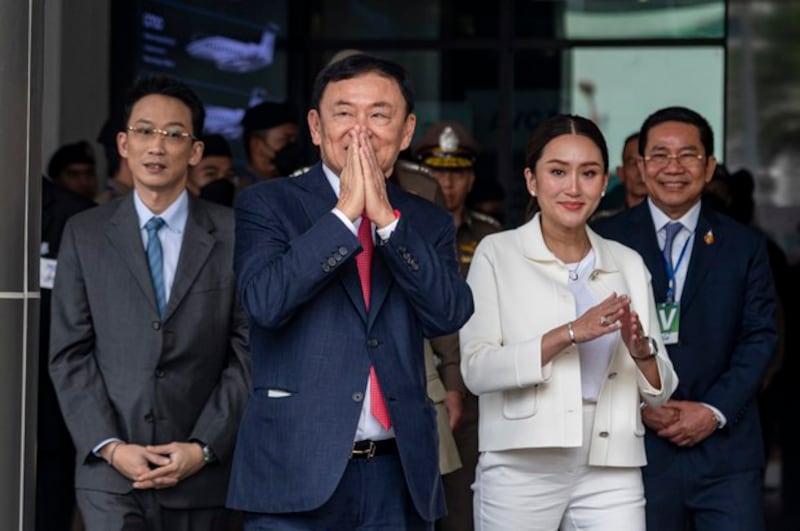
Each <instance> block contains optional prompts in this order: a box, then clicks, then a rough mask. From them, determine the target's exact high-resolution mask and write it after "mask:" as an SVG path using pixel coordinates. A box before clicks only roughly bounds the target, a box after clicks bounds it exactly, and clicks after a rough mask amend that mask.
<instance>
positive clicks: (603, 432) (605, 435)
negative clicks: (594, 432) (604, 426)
mask: <svg viewBox="0 0 800 531" xmlns="http://www.w3.org/2000/svg"><path fill="white" fill-rule="evenodd" d="M598 435H600V437H603V438H606V437H608V432H607V431H601V432H600V433H598Z"/></svg>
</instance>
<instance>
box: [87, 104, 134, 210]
mask: <svg viewBox="0 0 800 531" xmlns="http://www.w3.org/2000/svg"><path fill="white" fill-rule="evenodd" d="M124 129H125V123H124V118H123V117H122V113H114V114H113V115H112V116H111V117H110V118H108V119H107V120H106V121H105V122H104V123H103V127H102V128H101V129H100V133H98V135H97V141H98V142H99V143H100V144H101V145H102V146H103V151H104V153H105V157H106V175H107V178H106V181H105V182H104V183H103V186H102V189H101V190H100V192H99V193H98V194H97V195H96V196H95V198H94V200H95V202H96V203H97V204H98V205H103V204H105V203H108V202H109V201H111V200H112V199H114V198H116V197H122V196H123V195H126V194H128V193H129V192H130V191H131V190H133V173H131V169H130V168H129V167H128V163H127V161H125V160H123V159H122V158H121V157H120V156H119V151H118V150H117V134H118V133H119V132H120V131H123V130H124Z"/></svg>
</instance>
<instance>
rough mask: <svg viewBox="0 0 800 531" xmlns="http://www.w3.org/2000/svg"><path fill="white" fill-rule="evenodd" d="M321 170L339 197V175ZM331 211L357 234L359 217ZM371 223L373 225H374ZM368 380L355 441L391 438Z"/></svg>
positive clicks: (383, 233) (385, 231)
mask: <svg viewBox="0 0 800 531" xmlns="http://www.w3.org/2000/svg"><path fill="white" fill-rule="evenodd" d="M322 171H323V172H324V173H325V177H326V178H327V179H328V182H329V183H330V185H331V188H333V193H335V194H336V197H337V198H338V197H339V189H340V188H339V184H340V183H339V177H337V176H336V174H334V173H333V171H331V169H330V168H328V167H327V166H325V165H324V164H323V165H322ZM333 213H334V214H335V215H336V217H338V218H339V219H340V220H341V221H342V223H344V224H345V226H347V228H348V229H350V231H351V232H352V233H353V234H354V235H358V228H359V226H361V218H358V219H357V220H356V221H355V222H352V221H350V218H348V217H347V216H345V215H344V212H342V211H341V210H339V209H338V208H334V209H333ZM397 221H398V220H394V221H393V222H392V223H390V224H389V225H387V226H386V227H384V228H382V229H377V233H378V236H379V237H380V238H381V239H382V240H388V239H389V237H390V236H391V235H392V232H393V231H394V229H395V227H397ZM374 225H375V224H374V223H373V227H374ZM375 232H376V231H374V230H373V238H374V237H375V236H374V234H375ZM370 387H371V385H370V381H369V378H367V384H366V390H365V391H364V402H363V403H362V404H361V416H359V417H358V428H356V434H355V438H354V440H355V441H364V440H367V439H371V440H373V441H380V440H383V439H391V438H393V437H394V427H391V428H389V429H388V430H385V429H384V428H383V426H382V425H381V423H380V422H378V419H376V418H375V417H373V416H372V413H371V410H370V406H371V404H372V400H371V399H370V396H371V395H370Z"/></svg>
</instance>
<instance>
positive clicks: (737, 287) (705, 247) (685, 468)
mask: <svg viewBox="0 0 800 531" xmlns="http://www.w3.org/2000/svg"><path fill="white" fill-rule="evenodd" d="M713 147H714V138H713V133H712V131H711V127H710V126H709V125H708V122H707V121H706V120H705V118H703V117H702V116H700V115H699V114H698V113H696V112H695V111H692V110H691V109H687V108H684V107H669V108H665V109H661V110H659V111H657V112H655V113H654V114H652V115H650V116H649V117H648V118H647V119H646V120H645V122H644V124H643V125H642V128H641V131H640V133H639V154H640V156H641V160H640V163H639V167H640V170H641V172H642V175H643V176H644V180H645V184H646V185H647V190H648V194H649V195H648V200H647V201H645V202H643V203H642V204H640V205H639V206H637V207H634V208H632V209H628V210H625V211H623V212H622V213H620V214H618V215H616V216H614V217H611V218H606V219H602V220H600V221H598V222H597V223H596V224H595V227H594V228H595V229H596V230H597V232H599V233H600V234H602V235H603V236H606V237H609V238H612V239H615V240H618V241H620V242H621V243H623V244H625V245H628V246H630V247H633V248H634V249H636V250H637V251H638V252H639V253H640V254H641V255H642V257H643V258H644V260H645V263H646V264H647V266H648V268H649V269H650V272H651V273H652V275H653V281H652V283H653V291H654V295H655V300H656V303H657V309H658V317H659V324H660V327H661V331H662V337H663V339H664V343H665V344H666V346H667V350H668V351H669V355H670V358H671V359H672V363H673V365H674V367H675V370H676V372H677V373H678V377H679V379H680V384H679V385H678V389H677V390H676V391H675V393H674V395H673V396H672V399H671V400H669V401H668V402H667V403H666V404H665V405H664V406H662V407H660V408H658V409H652V408H649V407H645V408H644V409H643V411H642V418H643V420H644V422H645V425H646V426H647V431H646V435H645V443H646V449H647V460H648V465H647V466H646V467H645V468H644V470H643V476H644V485H645V496H646V498H647V509H646V510H647V529H648V530H649V531H684V529H686V528H687V527H686V526H687V523H689V522H691V525H690V527H691V528H692V529H694V530H695V531H712V530H718V529H747V530H748V531H758V530H763V529H764V507H763V497H762V492H761V486H762V477H763V467H764V452H763V449H762V443H761V431H760V424H759V418H758V409H757V408H756V404H755V397H756V393H757V392H758V390H759V386H760V385H761V382H762V380H763V377H764V374H765V372H766V370H767V368H768V367H769V363H770V360H771V359H772V356H773V354H774V352H775V346H776V337H777V336H776V331H775V320H774V311H775V295H774V289H773V285H772V274H771V272H770V268H769V262H768V258H767V251H766V243H765V240H764V237H763V236H762V235H761V234H759V233H758V232H757V231H756V230H754V229H752V228H749V227H746V226H744V225H741V224H739V223H737V222H735V221H734V220H732V219H730V218H728V217H726V216H724V215H722V214H719V213H717V212H715V211H714V210H712V209H711V208H709V207H708V206H707V205H704V204H703V203H702V202H701V196H702V193H703V190H704V188H705V185H706V183H708V182H709V181H710V180H711V177H712V175H713V173H714V168H715V166H716V159H715V157H714V153H713Z"/></svg>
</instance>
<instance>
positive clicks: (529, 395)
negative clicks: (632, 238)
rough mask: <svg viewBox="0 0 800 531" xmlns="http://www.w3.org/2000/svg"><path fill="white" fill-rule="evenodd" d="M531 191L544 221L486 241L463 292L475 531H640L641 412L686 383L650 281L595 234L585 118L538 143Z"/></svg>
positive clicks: (545, 129)
mask: <svg viewBox="0 0 800 531" xmlns="http://www.w3.org/2000/svg"><path fill="white" fill-rule="evenodd" d="M526 155H527V156H526V160H527V164H526V167H525V181H526V184H527V187H528V190H529V192H530V193H531V195H533V196H535V197H536V198H537V200H538V205H539V212H538V213H537V214H535V215H534V217H533V218H532V219H531V220H530V221H528V222H527V223H525V224H524V225H522V226H521V227H519V228H518V229H514V230H509V231H504V232H499V233H496V234H491V235H489V236H486V237H485V238H484V239H483V240H482V241H481V243H480V244H478V248H477V250H476V251H475V256H474V258H473V260H472V265H471V267H470V270H469V275H468V276H467V282H468V283H469V285H470V287H471V288H472V290H473V295H474V298H475V313H474V314H473V316H472V317H471V318H470V320H469V321H468V322H467V324H466V325H464V327H463V328H462V329H461V332H460V339H461V371H462V373H463V375H464V381H465V382H466V384H467V387H469V388H470V390H471V391H472V392H473V393H475V394H477V395H478V397H479V399H480V416H479V426H480V433H479V444H480V451H481V455H480V458H479V462H478V468H477V472H476V478H475V485H474V487H473V488H474V491H475V521H476V528H478V529H482V530H501V529H502V530H509V531H510V530H515V531H517V530H537V531H539V530H541V531H550V530H553V529H561V530H562V531H577V530H584V531H586V530H593V531H601V530H602V531H644V529H645V509H644V507H645V497H644V491H643V486H642V476H641V470H640V467H642V466H643V465H644V464H645V463H646V456H645V448H644V443H643V441H642V437H641V435H642V432H643V431H644V428H643V426H642V420H641V414H640V403H642V402H643V403H645V404H647V405H649V406H650V407H653V408H657V407H659V406H660V405H661V404H663V403H664V402H665V401H666V400H667V399H668V398H669V396H670V395H671V394H672V392H673V391H674V390H675V387H676V386H677V385H678V379H677V377H676V375H675V372H674V370H673V368H672V364H671V363H670V360H669V358H668V357H667V353H666V350H665V348H664V345H663V343H662V341H661V336H660V331H659V328H658V320H657V317H656V308H655V304H654V301H653V292H652V289H651V285H650V273H649V272H648V270H647V268H646V267H645V265H644V263H643V262H642V259H641V257H640V256H639V255H638V254H637V253H636V252H635V251H633V250H632V249H629V248H627V247H624V246H622V245H620V244H618V243H616V242H613V241H610V240H606V239H604V238H601V237H600V236H598V235H597V234H596V233H595V232H593V231H592V230H591V229H590V228H588V226H587V221H588V219H589V217H590V216H591V215H592V213H593V212H594V210H595V208H597V205H598V203H599V202H600V196H601V195H602V192H603V190H604V189H605V187H606V185H607V184H608V177H609V174H608V150H607V148H606V142H605V139H604V138H603V135H602V133H601V132H600V130H599V129H598V128H597V126H596V125H595V124H594V123H593V122H592V121H590V120H588V119H586V118H583V117H580V116H574V115H556V116H554V117H551V118H549V119H547V120H546V121H544V122H543V123H542V124H540V125H539V126H538V127H537V128H536V129H535V130H534V131H533V133H532V134H531V137H530V139H529V141H528V146H527V150H526Z"/></svg>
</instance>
